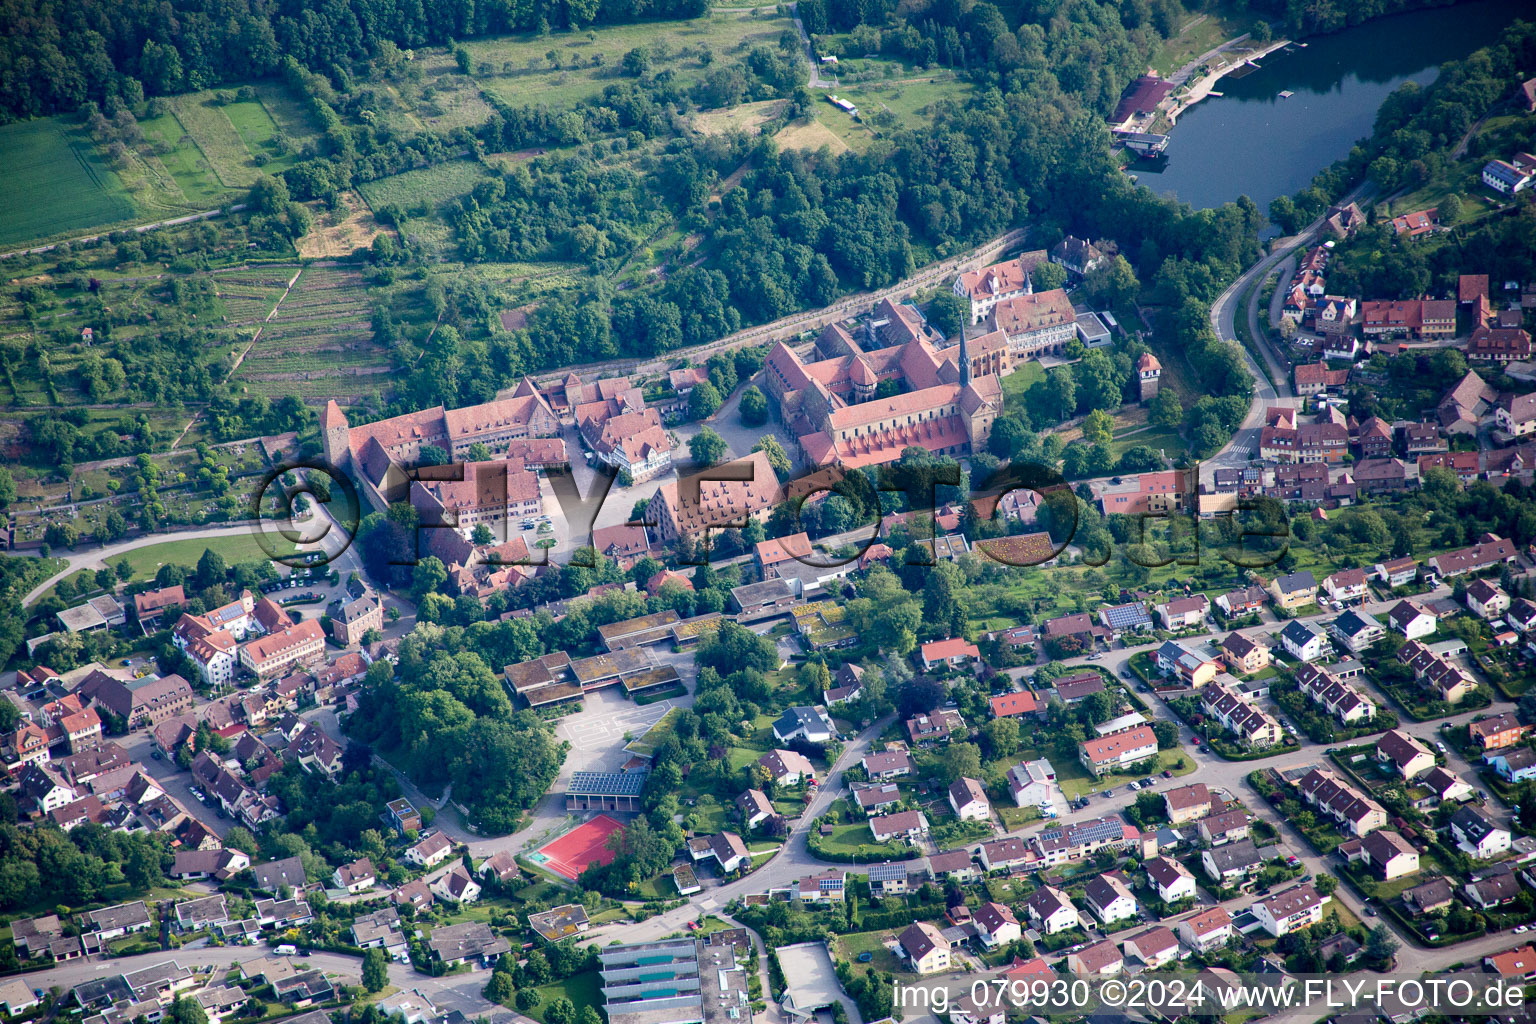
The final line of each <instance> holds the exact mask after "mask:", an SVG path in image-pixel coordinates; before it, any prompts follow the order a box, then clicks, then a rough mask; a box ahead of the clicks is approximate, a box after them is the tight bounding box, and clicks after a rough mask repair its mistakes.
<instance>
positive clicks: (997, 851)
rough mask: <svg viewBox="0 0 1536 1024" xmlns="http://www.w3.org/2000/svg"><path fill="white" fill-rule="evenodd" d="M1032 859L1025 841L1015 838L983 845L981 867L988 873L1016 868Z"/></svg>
mask: <svg viewBox="0 0 1536 1024" xmlns="http://www.w3.org/2000/svg"><path fill="white" fill-rule="evenodd" d="M1031 859H1032V857H1031V855H1030V852H1029V850H1028V848H1027V847H1026V846H1025V845H1024V840H1022V839H1018V838H1016V837H1014V836H1009V837H1007V838H1004V839H994V840H992V841H991V842H986V843H982V844H981V866H982V868H983V869H984V870H986V871H998V870H1000V869H1003V868H1015V867H1018V866H1019V865H1021V864H1025V863H1028V862H1029V861H1030V860H1031Z"/></svg>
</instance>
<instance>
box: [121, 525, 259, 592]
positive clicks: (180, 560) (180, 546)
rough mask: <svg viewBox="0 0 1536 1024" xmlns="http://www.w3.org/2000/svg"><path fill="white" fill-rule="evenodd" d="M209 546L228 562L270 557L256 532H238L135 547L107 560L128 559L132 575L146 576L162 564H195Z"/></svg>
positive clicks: (135, 577) (188, 565)
mask: <svg viewBox="0 0 1536 1024" xmlns="http://www.w3.org/2000/svg"><path fill="white" fill-rule="evenodd" d="M210 549H211V550H213V551H217V552H218V553H219V554H220V555H223V556H224V561H225V563H226V564H228V565H234V564H236V563H237V562H250V561H258V560H265V559H267V558H269V557H271V556H270V555H268V553H267V551H266V550H265V549H264V548H263V547H262V546H261V545H260V544H259V543H258V542H257V540H256V538H255V536H253V535H252V534H249V533H237V534H233V535H231V536H228V537H210V538H205V539H202V540H198V539H188V540H171V541H166V542H165V543H163V544H151V545H148V546H147V547H142V548H134V549H133V550H132V551H129V552H126V553H124V554H121V555H118V556H117V557H115V558H113V559H111V560H110V561H109V563H108V564H110V565H111V566H113V567H114V568H115V567H116V566H117V563H119V562H127V563H128V564H129V565H130V566H132V567H133V577H132V578H133V579H136V580H137V579H144V578H145V577H152V576H154V575H155V573H156V572H157V571H159V568H160V566H162V565H184V566H186V567H187V568H189V569H190V568H193V567H195V566H196V565H197V560H198V559H199V558H201V557H203V552H204V551H205V550H210Z"/></svg>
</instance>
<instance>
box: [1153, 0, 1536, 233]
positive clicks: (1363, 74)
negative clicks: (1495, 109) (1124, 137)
mask: <svg viewBox="0 0 1536 1024" xmlns="http://www.w3.org/2000/svg"><path fill="white" fill-rule="evenodd" d="M1521 16H1523V17H1525V18H1527V19H1530V18H1533V17H1536V0H1519V2H1511V0H1475V2H1473V3H1465V4H1458V5H1456V6H1455V7H1438V8H1433V9H1430V10H1422V11H1413V12H1410V13H1408V14H1395V15H1392V16H1391V17H1388V18H1380V19H1377V20H1375V21H1371V22H1367V23H1365V24H1363V25H1359V26H1357V27H1355V28H1351V29H1346V30H1345V31H1343V32H1337V33H1335V34H1333V35H1329V36H1319V37H1314V38H1312V39H1309V40H1307V41H1306V42H1307V45H1306V46H1304V47H1293V48H1290V49H1288V50H1286V51H1284V52H1278V51H1277V52H1275V53H1272V54H1270V55H1269V56H1268V57H1266V58H1264V59H1263V60H1262V61H1261V62H1260V63H1261V64H1262V65H1263V66H1262V67H1261V68H1260V69H1259V70H1256V71H1253V72H1250V73H1248V74H1246V75H1242V76H1241V77H1232V76H1230V75H1229V76H1227V77H1226V78H1223V79H1221V80H1220V81H1219V82H1217V83H1216V91H1218V92H1220V93H1222V95H1221V96H1218V97H1211V98H1209V99H1206V100H1203V101H1202V102H1200V103H1198V104H1196V105H1195V106H1194V107H1192V108H1190V109H1189V110H1187V111H1185V113H1184V114H1183V116H1181V117H1180V118H1179V123H1178V124H1177V125H1176V126H1175V127H1174V128H1173V129H1172V133H1171V134H1172V142H1171V143H1170V144H1169V146H1168V156H1167V159H1166V160H1164V161H1159V162H1150V161H1138V162H1136V163H1134V164H1132V165H1131V167H1130V170H1131V172H1132V173H1133V174H1135V175H1136V177H1137V180H1138V181H1139V182H1140V183H1141V184H1143V185H1146V186H1147V187H1148V188H1150V189H1152V190H1153V191H1154V192H1157V193H1159V194H1161V195H1172V196H1177V197H1178V198H1179V199H1180V200H1182V201H1184V202H1187V203H1190V204H1192V205H1194V206H1196V207H1213V206H1220V205H1221V204H1222V203H1225V202H1229V201H1231V200H1233V199H1236V198H1237V197H1238V196H1240V195H1247V196H1248V197H1249V198H1250V199H1252V200H1253V201H1254V202H1255V203H1257V204H1258V207H1259V209H1260V210H1263V211H1266V212H1267V211H1268V209H1269V203H1270V200H1272V199H1274V198H1276V197H1277V196H1282V195H1294V194H1296V193H1297V192H1299V191H1300V190H1301V189H1303V188H1305V187H1306V186H1307V185H1308V184H1309V183H1310V182H1311V181H1312V178H1313V176H1314V175H1316V174H1317V172H1318V171H1320V170H1322V169H1323V168H1324V167H1327V166H1328V165H1329V164H1331V163H1333V162H1334V161H1335V160H1337V159H1339V158H1340V157H1344V156H1347V155H1348V154H1349V150H1350V148H1351V147H1352V146H1353V145H1354V144H1355V143H1356V142H1357V141H1358V140H1360V139H1361V138H1364V137H1365V136H1368V135H1369V134H1370V133H1371V126H1372V125H1373V124H1375V122H1376V111H1377V110H1378V109H1379V108H1380V106H1381V104H1382V101H1383V100H1385V99H1386V98H1387V96H1388V95H1390V94H1391V92H1392V91H1393V90H1394V89H1396V88H1397V87H1398V86H1400V85H1402V84H1403V83H1404V82H1407V81H1414V82H1417V83H1419V84H1420V85H1426V84H1428V83H1429V82H1432V81H1434V79H1435V76H1436V75H1437V74H1438V73H1439V65H1440V64H1442V63H1444V62H1445V61H1448V60H1458V59H1460V58H1462V57H1465V56H1467V55H1468V54H1469V53H1471V52H1473V51H1474V50H1476V49H1478V48H1479V47H1482V46H1486V45H1487V44H1488V43H1490V42H1492V41H1494V40H1495V39H1497V38H1498V35H1499V32H1500V31H1501V30H1502V29H1503V28H1504V26H1506V25H1508V24H1509V23H1510V22H1512V21H1514V20H1515V19H1516V18H1517V17H1521ZM1287 90H1289V91H1290V92H1291V93H1293V95H1292V96H1290V97H1289V98H1287V99H1282V98H1281V97H1280V93H1281V92H1284V91H1287Z"/></svg>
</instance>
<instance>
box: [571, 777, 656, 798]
mask: <svg viewBox="0 0 1536 1024" xmlns="http://www.w3.org/2000/svg"><path fill="white" fill-rule="evenodd" d="M649 774H650V773H649V772H572V773H571V782H570V785H568V786H566V788H565V792H566V795H567V796H639V795H640V792H641V790H643V789H644V788H645V779H646V776H647V775H649Z"/></svg>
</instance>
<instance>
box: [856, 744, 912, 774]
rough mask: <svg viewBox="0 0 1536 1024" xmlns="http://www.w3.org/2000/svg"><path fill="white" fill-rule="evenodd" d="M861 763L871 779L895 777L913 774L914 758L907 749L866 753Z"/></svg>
mask: <svg viewBox="0 0 1536 1024" xmlns="http://www.w3.org/2000/svg"><path fill="white" fill-rule="evenodd" d="M860 764H862V765H863V766H864V774H866V775H868V776H869V777H870V778H871V779H895V778H900V777H901V776H904V775H910V774H912V758H911V757H909V756H908V755H907V752H906V751H905V750H890V751H886V752H884V753H879V754H866V755H864V760H863V761H861V762H860Z"/></svg>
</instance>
